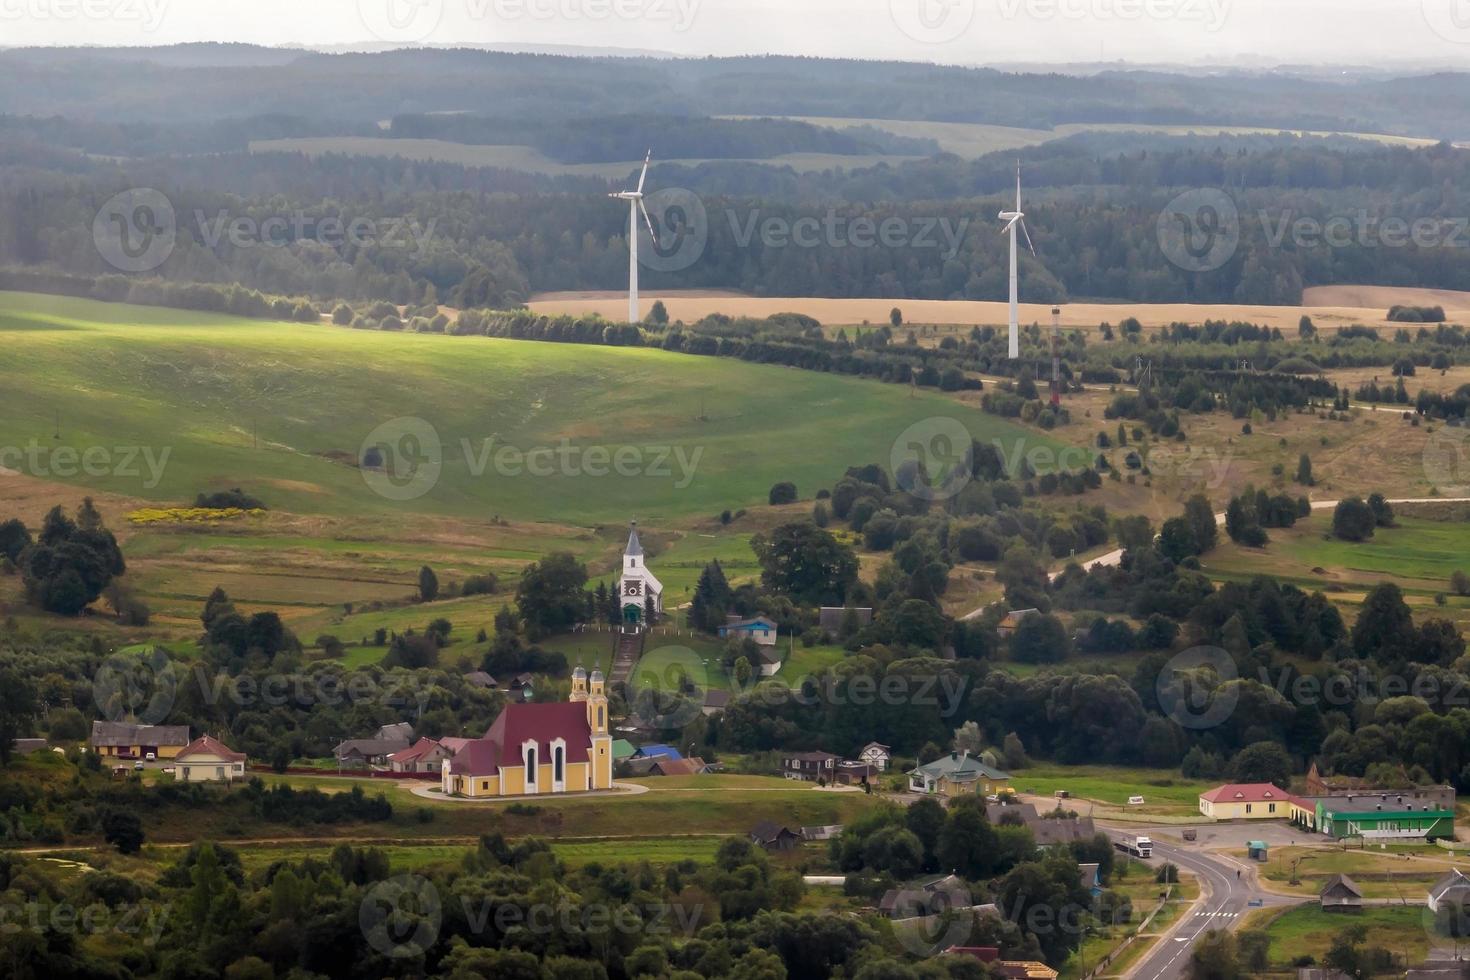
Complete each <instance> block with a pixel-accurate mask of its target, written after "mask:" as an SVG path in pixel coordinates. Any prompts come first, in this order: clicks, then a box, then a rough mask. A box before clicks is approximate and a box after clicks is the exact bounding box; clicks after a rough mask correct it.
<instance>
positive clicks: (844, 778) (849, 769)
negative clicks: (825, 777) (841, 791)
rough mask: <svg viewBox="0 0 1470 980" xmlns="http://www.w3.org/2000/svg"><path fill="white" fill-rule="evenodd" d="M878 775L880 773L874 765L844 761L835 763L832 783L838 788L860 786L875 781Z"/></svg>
mask: <svg viewBox="0 0 1470 980" xmlns="http://www.w3.org/2000/svg"><path fill="white" fill-rule="evenodd" d="M879 775H881V773H880V772H879V770H878V767H877V766H875V765H871V764H870V763H867V762H853V761H851V760H848V759H844V760H843V761H841V762H839V763H837V769H836V771H835V772H834V773H833V774H832V781H833V782H834V783H836V784H837V785H838V786H861V785H862V784H864V783H867V782H871V781H872V780H875V779H877V778H878V776H879Z"/></svg>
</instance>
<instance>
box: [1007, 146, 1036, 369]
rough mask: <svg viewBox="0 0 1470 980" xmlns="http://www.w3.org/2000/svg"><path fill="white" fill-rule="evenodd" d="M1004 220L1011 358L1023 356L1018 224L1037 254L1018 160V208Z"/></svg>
mask: <svg viewBox="0 0 1470 980" xmlns="http://www.w3.org/2000/svg"><path fill="white" fill-rule="evenodd" d="M999 217H1000V220H1002V221H1004V222H1005V223H1006V224H1005V227H1004V228H1002V229H1001V230H1000V233H1001V234H1002V235H1004V234H1005V233H1006V232H1010V233H1011V349H1010V355H1011V360H1013V361H1014V360H1015V359H1016V358H1018V357H1020V356H1021V324H1020V319H1019V313H1018V311H1017V309H1016V292H1017V289H1016V226H1017V225H1020V226H1021V234H1023V235H1025V236H1026V247H1027V248H1029V249H1031V254H1032V255H1035V254H1036V246H1035V245H1032V244H1031V233H1030V232H1029V231H1027V230H1026V215H1025V214H1024V213H1022V211H1021V161H1019V160H1017V161H1016V209H1015V210H1014V211H1002V212H1001V213H1000V215H999Z"/></svg>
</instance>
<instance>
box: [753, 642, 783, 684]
mask: <svg viewBox="0 0 1470 980" xmlns="http://www.w3.org/2000/svg"><path fill="white" fill-rule="evenodd" d="M760 661H761V662H760V663H759V664H757V667H759V669H760V673H761V676H762V677H775V676H776V674H778V673H780V671H781V654H780V653H778V652H777V650H776V648H775V647H761V648H760Z"/></svg>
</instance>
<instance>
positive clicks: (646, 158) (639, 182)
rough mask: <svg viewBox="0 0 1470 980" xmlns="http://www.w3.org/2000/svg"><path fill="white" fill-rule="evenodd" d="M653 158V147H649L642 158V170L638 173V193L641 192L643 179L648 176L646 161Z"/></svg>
mask: <svg viewBox="0 0 1470 980" xmlns="http://www.w3.org/2000/svg"><path fill="white" fill-rule="evenodd" d="M652 159H653V148H652V147H649V150H648V155H647V156H645V157H644V158H643V172H642V173H641V174H639V175H638V193H639V194H642V193H643V181H644V180H645V179H647V177H648V161H650V160H652Z"/></svg>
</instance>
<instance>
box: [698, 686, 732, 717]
mask: <svg viewBox="0 0 1470 980" xmlns="http://www.w3.org/2000/svg"><path fill="white" fill-rule="evenodd" d="M729 706H730V692H729V691H722V690H720V689H719V688H715V687H711V688H708V689H707V690H706V691H705V692H704V704H703V705H702V706H701V707H700V709H699V710H700V713H701V714H703V715H704V716H705V717H706V718H708V717H709V716H711V715H717V714H719V713H720V712H721V711H724V710H725V709H726V708H728V707H729Z"/></svg>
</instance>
